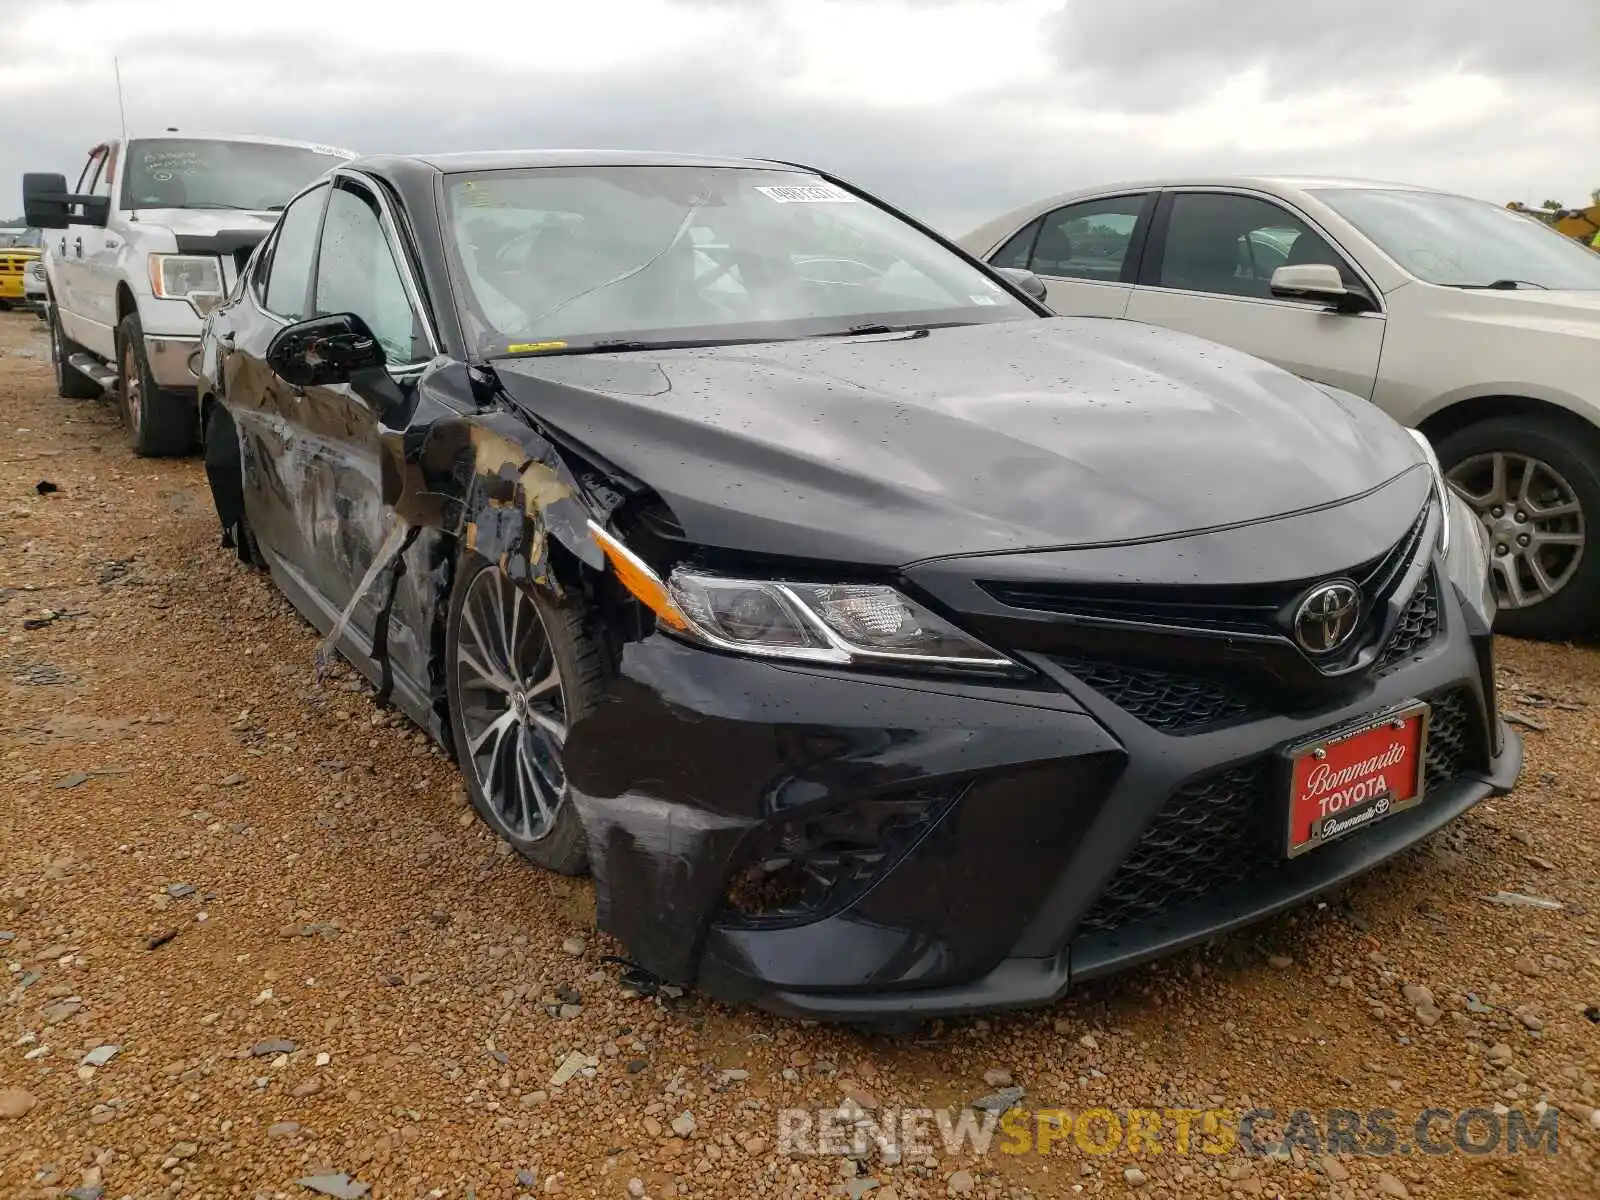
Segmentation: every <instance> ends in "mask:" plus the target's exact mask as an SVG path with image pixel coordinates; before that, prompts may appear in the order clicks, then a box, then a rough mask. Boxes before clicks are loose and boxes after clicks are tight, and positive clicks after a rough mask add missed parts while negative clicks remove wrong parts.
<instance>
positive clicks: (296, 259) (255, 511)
mask: <svg viewBox="0 0 1600 1200" xmlns="http://www.w3.org/2000/svg"><path fill="white" fill-rule="evenodd" d="M331 190H332V189H331V188H330V187H329V186H328V185H327V184H323V185H321V186H319V187H315V188H312V189H311V190H310V191H308V192H305V193H304V194H303V195H301V196H300V197H298V198H297V199H295V200H294V201H293V202H291V203H290V205H289V207H288V208H287V209H286V210H285V211H284V214H283V217H282V218H281V219H280V220H279V222H278V226H277V228H276V230H275V231H274V232H273V234H272V235H271V241H270V242H268V244H267V245H265V246H263V247H262V250H261V253H260V254H259V255H257V256H256V258H255V260H254V261H253V264H252V270H251V274H250V277H249V278H248V279H246V281H245V284H244V287H243V288H241V289H240V291H239V294H238V296H237V297H236V298H235V299H232V300H230V301H229V302H228V303H226V304H224V305H223V306H222V307H220V308H219V309H217V311H216V312H215V313H214V314H213V315H212V322H213V327H212V332H213V334H214V335H215V337H216V338H217V339H219V341H220V344H221V346H222V347H223V349H222V351H221V360H220V363H219V366H218V368H217V370H218V373H219V375H220V376H221V378H222V380H223V389H222V390H223V395H224V398H225V401H226V404H227V407H228V411H229V413H230V414H231V415H232V417H233V421H234V424H235V425H236V426H237V428H238V433H239V454H240V464H241V468H242V470H243V474H244V507H245V515H246V516H247V517H248V518H249V521H250V527H251V529H252V530H253V531H254V533H255V536H256V541H257V542H258V543H259V544H260V546H261V548H262V550H263V551H265V552H266V554H267V557H268V559H269V561H270V562H271V564H272V566H273V569H274V570H276V571H281V570H284V569H289V570H293V571H295V572H296V573H303V572H304V571H305V570H306V564H308V563H310V562H311V561H312V560H313V558H314V556H315V551H314V546H313V539H312V537H311V535H310V531H309V530H307V529H306V527H305V525H304V524H303V522H302V521H301V519H300V514H299V506H298V501H299V496H300V492H301V487H302V483H301V481H302V478H303V476H304V474H305V471H306V463H307V455H306V451H305V445H304V440H303V438H302V437H301V436H300V425H301V423H302V421H303V416H302V409H303V408H304V406H305V403H306V394H305V392H304V391H302V390H301V389H299V388H295V387H292V386H291V385H289V384H288V383H285V382H284V381H283V380H282V379H281V378H279V377H278V376H277V375H275V374H274V373H273V372H272V371H271V370H269V369H268V368H267V365H266V358H267V346H268V345H269V344H270V342H271V341H272V338H273V336H274V335H275V334H276V333H277V332H278V330H280V329H282V328H283V326H284V325H286V324H288V323H290V322H293V321H299V320H303V319H304V318H305V317H308V316H310V315H311V270H312V264H313V261H314V259H315V257H316V250H317V236H318V233H319V232H320V230H321V226H322V215H323V210H324V209H325V208H326V206H327V202H328V193H329V192H330V191H331Z"/></svg>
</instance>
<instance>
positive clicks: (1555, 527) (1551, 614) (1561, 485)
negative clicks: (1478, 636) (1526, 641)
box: [1437, 414, 1600, 641]
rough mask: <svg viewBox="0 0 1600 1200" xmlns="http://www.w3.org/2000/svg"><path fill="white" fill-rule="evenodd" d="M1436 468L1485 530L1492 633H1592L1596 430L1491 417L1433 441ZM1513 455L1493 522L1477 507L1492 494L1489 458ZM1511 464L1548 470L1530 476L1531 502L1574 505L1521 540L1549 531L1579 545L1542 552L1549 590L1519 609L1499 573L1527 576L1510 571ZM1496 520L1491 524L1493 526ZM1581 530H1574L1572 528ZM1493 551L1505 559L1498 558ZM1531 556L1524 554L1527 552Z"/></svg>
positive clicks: (1599, 451) (1597, 588)
mask: <svg viewBox="0 0 1600 1200" xmlns="http://www.w3.org/2000/svg"><path fill="white" fill-rule="evenodd" d="M1437 450H1438V454H1439V463H1440V465H1441V466H1442V467H1443V468H1444V470H1445V473H1446V474H1447V475H1449V476H1450V477H1451V482H1452V483H1454V484H1456V485H1457V487H1458V489H1459V490H1461V491H1462V492H1463V495H1464V496H1466V498H1467V499H1468V500H1469V501H1470V502H1471V503H1472V505H1473V508H1474V509H1475V510H1477V512H1478V514H1479V517H1480V519H1482V520H1483V521H1484V523H1485V526H1486V527H1488V528H1489V531H1490V542H1491V547H1490V552H1491V556H1492V557H1493V559H1494V560H1495V562H1496V580H1495V586H1496V592H1497V594H1499V595H1500V596H1501V604H1500V611H1499V613H1498V614H1497V616H1496V617H1495V632H1497V633H1505V634H1509V635H1511V636H1512V637H1522V638H1533V639H1538V640H1543V641H1564V640H1567V639H1569V638H1573V637H1578V636H1580V635H1582V634H1584V633H1586V632H1588V631H1590V630H1591V629H1593V628H1594V627H1595V624H1596V601H1597V599H1600V431H1597V430H1595V429H1592V428H1585V429H1576V428H1574V427H1573V425H1572V423H1571V422H1567V421H1562V420H1560V419H1552V418H1550V417H1547V416H1540V415H1537V414H1535V415H1530V416H1505V417H1491V418H1489V419H1488V420H1484V421H1479V422H1477V423H1476V424H1473V425H1468V426H1467V427H1466V428H1464V429H1458V430H1457V431H1456V432H1454V433H1452V434H1450V435H1449V436H1448V437H1445V438H1443V439H1441V441H1440V442H1439V445H1438V447H1437ZM1495 455H1505V456H1514V457H1513V458H1508V459H1506V460H1505V462H1506V466H1507V468H1509V470H1508V471H1507V473H1508V474H1512V475H1515V476H1516V478H1514V479H1509V480H1508V482H1507V484H1506V487H1507V489H1508V492H1509V498H1508V501H1507V503H1506V504H1504V505H1501V506H1499V507H1500V509H1501V513H1502V515H1501V517H1499V518H1496V517H1495V516H1494V512H1495V507H1496V506H1494V505H1493V504H1492V503H1488V502H1486V501H1485V497H1486V496H1492V495H1493V490H1492V487H1491V486H1487V483H1488V481H1489V480H1492V478H1493V465H1492V464H1493V458H1492V457H1491V456H1495ZM1517 460H1521V461H1522V462H1524V463H1526V462H1528V461H1530V460H1531V461H1534V462H1537V463H1540V464H1543V467H1544V468H1545V469H1547V471H1549V472H1554V474H1553V475H1552V474H1548V473H1546V471H1539V472H1536V474H1535V486H1536V487H1537V488H1538V489H1539V490H1540V493H1541V494H1540V496H1539V501H1540V503H1541V504H1542V505H1543V506H1545V507H1552V506H1554V505H1555V504H1556V503H1559V501H1558V500H1557V499H1556V498H1557V497H1558V496H1565V497H1566V498H1567V499H1569V500H1573V501H1576V503H1577V508H1578V512H1577V513H1576V514H1572V515H1570V516H1567V517H1561V518H1554V519H1552V520H1549V521H1545V522H1543V523H1542V524H1541V525H1540V526H1532V525H1529V526H1526V528H1527V529H1528V530H1529V534H1528V536H1537V535H1538V534H1540V533H1541V532H1543V533H1545V534H1547V535H1548V534H1549V533H1551V532H1557V533H1558V534H1559V535H1560V536H1563V537H1567V538H1570V537H1571V536H1572V534H1573V533H1575V532H1581V535H1582V544H1581V546H1577V547H1576V548H1575V552H1574V548H1572V547H1568V546H1564V545H1563V546H1553V547H1547V548H1546V549H1545V551H1544V552H1543V553H1544V555H1545V556H1546V558H1545V561H1544V562H1543V563H1542V564H1541V569H1543V570H1544V573H1545V576H1546V578H1548V579H1550V581H1551V582H1552V583H1554V584H1556V585H1557V586H1556V588H1555V590H1554V591H1553V592H1552V593H1551V594H1550V595H1548V597H1547V598H1544V599H1537V600H1534V602H1532V603H1526V604H1524V605H1522V606H1510V605H1509V604H1508V599H1507V593H1506V589H1505V585H1504V576H1503V573H1504V572H1505V571H1507V570H1513V571H1518V572H1519V577H1520V578H1532V577H1531V576H1529V575H1528V574H1527V572H1526V569H1525V568H1521V569H1519V567H1518V561H1517V559H1518V549H1517V541H1516V539H1517V537H1519V536H1522V535H1521V534H1519V532H1518V530H1519V529H1522V528H1524V526H1522V525H1513V524H1510V523H1509V522H1510V521H1514V520H1515V518H1516V516H1517V515H1519V510H1518V508H1517V505H1516V504H1515V503H1514V501H1515V500H1516V499H1517V498H1518V493H1519V490H1520V481H1521V476H1522V472H1521V470H1519V469H1517ZM1497 521H1498V522H1499V523H1498V524H1497ZM1580 527H1581V528H1580ZM1501 547H1504V548H1505V553H1503V554H1502V553H1501V552H1500V550H1501ZM1536 550H1537V548H1534V550H1529V551H1525V552H1524V553H1527V554H1532V553H1535V552H1536ZM1524 593H1525V595H1528V596H1530V597H1531V596H1533V595H1536V594H1537V591H1536V589H1535V588H1530V587H1524Z"/></svg>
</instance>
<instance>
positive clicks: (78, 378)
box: [41, 307, 104, 400]
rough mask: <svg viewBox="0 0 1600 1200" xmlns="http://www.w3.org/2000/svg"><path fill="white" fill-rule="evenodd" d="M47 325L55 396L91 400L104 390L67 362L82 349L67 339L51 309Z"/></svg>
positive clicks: (59, 319)
mask: <svg viewBox="0 0 1600 1200" xmlns="http://www.w3.org/2000/svg"><path fill="white" fill-rule="evenodd" d="M41 315H42V314H41ZM47 324H48V325H49V326H50V367H51V369H52V370H53V371H55V374H56V395H58V396H60V397H62V398H63V399H65V400H93V399H94V398H95V397H96V396H99V395H100V394H101V393H102V392H103V391H104V389H103V388H102V387H101V386H100V385H99V384H98V383H96V382H95V381H94V380H92V379H90V378H89V377H88V376H87V375H85V374H84V373H83V372H82V371H80V370H78V368H77V367H75V366H73V365H72V364H71V363H69V362H68V361H67V359H69V358H71V357H72V356H73V355H74V354H82V353H83V347H82V346H80V345H78V343H77V342H74V341H72V340H71V339H70V338H68V337H67V335H66V333H65V332H64V331H63V330H62V328H61V317H60V314H59V313H58V312H57V311H56V310H55V308H53V307H52V308H51V309H50V317H49V320H48V321H47Z"/></svg>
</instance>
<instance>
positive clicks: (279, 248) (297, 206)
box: [266, 184, 328, 321]
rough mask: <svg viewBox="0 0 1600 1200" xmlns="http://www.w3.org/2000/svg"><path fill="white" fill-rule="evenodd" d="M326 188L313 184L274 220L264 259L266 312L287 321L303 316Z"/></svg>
mask: <svg viewBox="0 0 1600 1200" xmlns="http://www.w3.org/2000/svg"><path fill="white" fill-rule="evenodd" d="M327 197H328V188H327V185H326V184H324V185H323V186H322V187H318V188H313V189H312V190H311V191H309V192H307V193H306V194H305V195H304V196H301V197H300V199H298V200H296V201H295V202H294V203H293V204H291V205H289V207H288V209H287V210H285V212H284V214H283V216H282V218H281V219H280V220H279V221H278V231H277V233H276V235H275V237H274V241H273V245H272V257H271V259H270V260H269V262H268V263H267V297H266V307H267V311H268V312H272V313H276V314H277V315H278V316H280V317H287V318H288V319H289V320H291V321H298V320H299V319H300V318H301V317H304V316H306V315H307V314H306V296H307V294H308V293H309V292H310V290H311V289H310V286H309V285H310V283H311V258H312V252H313V251H314V250H315V249H316V245H317V222H318V220H319V219H320V218H321V216H322V202H323V201H324V200H326V199H327Z"/></svg>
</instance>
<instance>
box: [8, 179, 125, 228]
mask: <svg viewBox="0 0 1600 1200" xmlns="http://www.w3.org/2000/svg"><path fill="white" fill-rule="evenodd" d="M74 207H77V208H79V209H81V210H82V211H81V212H80V213H79V214H78V215H76V216H75V215H74V214H73V212H72V210H73V208H74ZM22 214H23V215H22V219H23V220H24V221H26V222H27V223H28V225H29V226H30V227H32V228H34V229H65V228H66V227H67V226H68V225H99V226H104V225H105V223H106V218H107V217H109V216H110V215H111V200H110V198H109V197H107V196H79V195H75V194H73V193H72V192H69V191H67V177H66V176H65V175H52V174H45V173H39V172H30V173H29V174H27V175H24V176H23V177H22Z"/></svg>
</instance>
